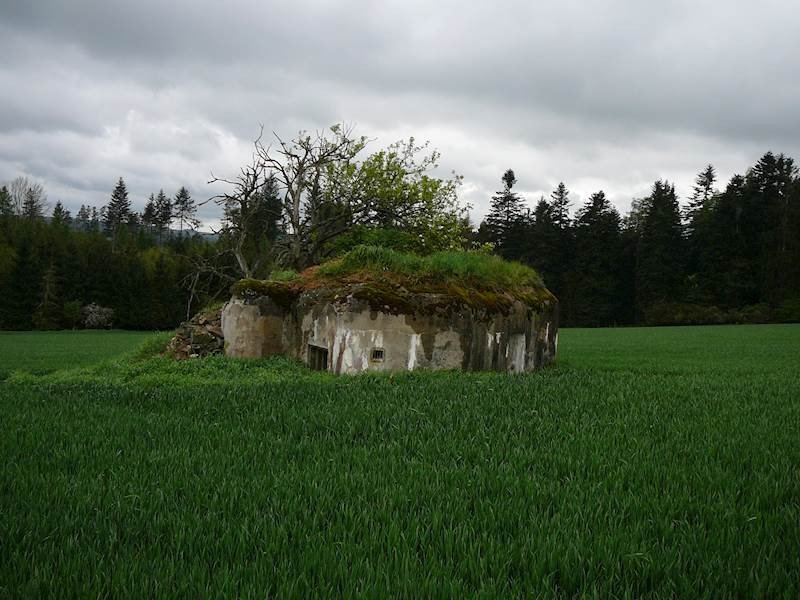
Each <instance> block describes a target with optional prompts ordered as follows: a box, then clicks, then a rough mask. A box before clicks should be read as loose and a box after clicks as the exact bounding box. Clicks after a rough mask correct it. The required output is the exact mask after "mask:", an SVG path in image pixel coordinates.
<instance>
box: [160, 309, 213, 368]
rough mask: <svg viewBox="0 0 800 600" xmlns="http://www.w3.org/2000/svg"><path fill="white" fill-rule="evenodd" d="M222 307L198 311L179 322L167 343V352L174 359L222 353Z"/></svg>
mask: <svg viewBox="0 0 800 600" xmlns="http://www.w3.org/2000/svg"><path fill="white" fill-rule="evenodd" d="M224 348H225V342H224V340H223V337H222V309H219V308H217V309H214V310H208V311H204V312H200V313H198V314H197V315H195V316H194V317H193V318H192V319H191V320H189V321H186V322H184V323H181V325H180V327H178V329H177V330H176V331H175V336H174V337H173V338H172V339H171V340H170V341H169V344H167V354H169V355H170V356H172V357H173V358H175V359H176V360H185V359H187V358H199V357H201V356H211V355H213V354H222V352H223V350H224Z"/></svg>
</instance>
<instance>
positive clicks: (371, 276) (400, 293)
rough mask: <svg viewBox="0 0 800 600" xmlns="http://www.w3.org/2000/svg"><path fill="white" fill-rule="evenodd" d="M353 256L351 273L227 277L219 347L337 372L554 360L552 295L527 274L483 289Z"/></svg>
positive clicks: (519, 367) (506, 366) (498, 367)
mask: <svg viewBox="0 0 800 600" xmlns="http://www.w3.org/2000/svg"><path fill="white" fill-rule="evenodd" d="M362 254H363V251H362ZM360 258H361V259H363V256H362V257H360ZM491 259H492V260H498V261H499V259H496V258H495V257H491ZM340 260H341V259H340ZM345 260H346V259H345ZM480 260H484V259H480ZM501 262H502V261H501ZM367 263H368V261H367ZM356 264H357V265H358V269H356V271H355V272H351V271H352V270H351V271H347V270H345V272H344V274H342V273H341V272H338V273H337V271H335V270H333V275H331V269H328V270H325V269H323V268H312V269H310V270H309V271H307V272H304V273H303V274H301V275H300V276H298V278H297V279H293V280H291V281H288V282H278V281H256V280H245V281H241V282H239V283H237V284H236V285H234V288H233V297H232V298H231V300H230V301H229V302H228V303H227V304H226V305H225V307H224V308H223V310H222V331H223V336H224V340H225V353H226V354H227V355H228V356H233V357H264V356H272V355H286V356H290V357H294V358H296V359H298V360H300V361H302V362H304V363H306V364H307V365H308V366H309V367H310V368H312V369H315V370H320V371H330V372H333V373H337V374H344V373H361V372H364V371H386V372H396V371H406V370H415V369H462V370H465V371H483V370H486V371H489V370H491V371H507V372H513V373H520V372H526V371H533V370H535V369H538V368H540V367H543V366H545V365H547V364H549V363H551V362H553V360H555V356H556V349H557V339H558V329H557V328H558V303H557V301H556V299H555V297H554V296H553V295H552V294H551V293H550V292H549V291H548V290H547V289H546V288H545V287H544V286H543V285H542V284H541V283H540V282H537V281H536V280H528V281H524V282H522V285H519V286H517V287H512V288H510V289H502V288H499V287H498V286H496V285H492V287H491V288H490V287H489V286H481V282H479V281H478V282H475V281H464V280H462V279H455V278H450V279H449V280H448V279H446V278H443V277H430V276H428V277H425V276H422V277H420V276H416V275H415V276H413V277H410V276H404V275H402V274H399V275H398V274H397V273H394V272H392V271H390V270H386V269H370V268H369V265H368V264H367V265H366V266H365V264H364V261H363V260H359V261H356ZM520 267H521V265H520ZM537 278H538V276H537Z"/></svg>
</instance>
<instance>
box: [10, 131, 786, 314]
mask: <svg viewBox="0 0 800 600" xmlns="http://www.w3.org/2000/svg"><path fill="white" fill-rule="evenodd" d="M438 160H439V153H438V152H437V151H436V150H433V149H430V148H429V147H428V146H427V145H426V144H423V145H420V144H417V143H416V142H415V140H414V139H413V138H411V139H409V140H401V141H398V142H396V143H394V144H391V145H389V146H388V147H386V148H383V149H380V150H378V151H375V152H372V153H368V140H367V138H365V137H363V136H355V135H354V134H353V131H352V129H351V128H348V127H345V126H343V125H336V126H333V127H331V128H330V129H328V130H325V131H318V132H315V133H308V132H300V133H299V134H298V135H297V136H296V137H294V138H293V139H290V140H285V139H282V138H280V137H278V136H275V139H274V140H273V141H272V143H270V144H266V143H262V141H261V137H259V138H258V139H257V140H256V141H255V143H254V145H253V153H252V157H251V160H250V162H249V163H248V164H246V165H244V166H243V167H242V168H241V169H240V171H239V173H238V174H236V175H235V176H233V177H230V178H215V179H213V180H212V183H215V184H217V185H219V186H221V188H222V189H221V190H220V192H219V193H218V194H217V195H216V196H214V197H213V198H211V199H209V200H205V201H204V202H209V203H211V202H213V203H215V204H216V205H217V206H218V207H219V208H220V210H221V212H222V220H221V223H222V224H221V227H220V229H219V231H217V232H216V233H217V234H218V235H217V237H216V238H215V239H213V240H210V241H209V240H208V239H202V238H201V237H200V236H197V235H194V229H195V228H196V227H197V224H198V220H197V217H196V214H197V206H198V205H197V203H196V202H195V201H194V200H193V199H192V198H191V195H190V194H189V192H188V190H187V189H186V188H185V187H182V188H181V189H180V190H179V191H178V192H177V193H176V194H175V195H174V197H169V196H167V195H166V194H165V193H164V192H163V191H160V192H158V193H157V194H151V195H150V197H149V198H148V199H147V201H146V202H145V203H144V209H143V210H142V212H141V213H137V212H136V211H133V210H132V209H131V202H130V200H129V198H128V192H127V189H126V186H125V182H124V180H123V179H122V178H120V179H119V181H118V182H117V184H116V186H115V187H114V189H113V191H112V192H111V194H110V197H109V201H108V203H107V204H106V205H105V206H103V207H100V208H99V209H98V208H96V207H93V206H88V205H82V206H81V208H80V210H78V211H77V214H76V215H75V216H74V217H73V216H72V215H71V214H70V213H69V211H68V210H66V209H65V208H64V207H63V205H62V204H61V203H56V205H55V206H54V207H53V209H52V212H51V215H50V217H49V218H45V212H46V207H47V203H46V197H45V195H44V189H43V187H42V186H41V185H39V184H36V183H34V182H31V181H29V180H27V179H25V178H17V179H16V180H14V181H13V182H11V184H9V185H7V186H4V187H3V188H0V225H2V229H0V294H2V296H0V297H1V298H2V301H0V328H3V329H21V328H22V329H26V328H32V327H36V328H55V327H71V326H78V325H80V323H81V319H82V317H81V314H82V313H81V308H85V307H86V306H87V305H90V304H91V305H99V306H101V307H108V308H110V309H113V311H114V315H115V316H114V326H115V327H126V328H145V329H153V328H168V327H172V326H174V325H176V324H177V323H178V322H179V321H180V320H182V319H184V318H186V317H187V315H188V314H190V313H192V312H193V311H194V310H197V309H199V308H201V307H202V306H203V305H204V304H207V303H209V302H213V301H216V300H221V299H223V298H225V297H226V296H227V294H228V290H229V287H230V285H231V284H232V283H233V282H234V281H236V280H238V279H241V278H267V277H270V276H271V275H275V274H276V272H279V271H287V270H289V271H292V270H293V271H299V270H302V269H304V268H307V267H309V266H312V265H315V264H319V263H320V262H322V261H324V260H326V259H329V258H331V257H334V256H336V255H338V254H340V253H342V252H344V251H347V250H349V249H351V248H353V247H354V246H356V245H358V244H370V245H378V246H385V247H391V248H393V249H397V250H402V251H408V252H415V253H418V254H426V253H430V252H434V251H437V250H443V249H465V250H472V251H477V252H495V253H497V254H499V255H501V256H503V257H504V258H506V259H509V260H517V261H520V262H523V263H526V264H528V265H531V266H533V267H534V268H536V269H537V270H538V271H539V272H540V273H541V274H542V276H543V278H544V281H545V283H546V284H547V286H548V287H549V288H550V289H551V290H552V291H553V292H554V293H555V294H556V296H557V297H558V298H559V300H560V307H561V322H562V324H566V325H574V326H604V325H628V324H639V323H645V324H668V323H723V322H766V321H788V320H800V179H799V178H798V170H797V167H796V166H795V164H794V161H793V160H792V159H791V158H789V157H787V156H784V155H782V154H778V155H775V154H772V153H767V154H765V155H764V156H763V157H762V158H761V159H760V160H759V161H758V162H757V163H756V165H754V166H753V167H752V168H750V169H748V170H747V171H746V173H745V174H744V175H736V176H734V177H733V178H731V180H730V181H729V182H728V184H727V185H726V187H725V188H724V189H723V190H718V189H717V178H716V173H715V171H714V168H713V167H712V166H710V165H709V166H708V167H707V168H705V169H704V170H703V171H702V172H701V173H700V174H699V175H698V177H697V180H696V184H695V186H694V191H693V193H692V195H691V197H690V198H689V199H688V202H687V203H686V206H685V207H684V208H683V209H681V207H680V205H679V202H678V198H677V195H676V193H675V187H674V185H673V184H671V183H669V182H667V181H663V180H659V181H656V182H655V183H654V184H653V186H652V189H651V192H650V194H649V195H648V196H647V197H645V198H639V199H635V200H633V202H632V205H631V209H630V211H629V212H628V213H627V214H625V215H624V216H623V215H620V213H619V212H618V211H617V210H616V209H615V208H614V206H613V205H612V204H611V203H610V202H609V200H608V198H607V197H606V196H605V194H604V192H602V191H598V192H596V193H594V194H592V195H591V196H590V198H589V199H588V200H586V202H585V203H583V205H582V206H579V207H576V210H574V211H573V207H572V202H571V199H570V192H569V190H568V189H567V187H566V185H565V184H563V183H561V184H559V185H558V186H557V187H556V189H555V190H553V192H552V194H551V195H550V197H549V198H540V199H539V200H538V201H537V202H536V203H535V205H533V206H531V205H530V204H528V202H527V200H526V199H524V198H522V197H521V196H520V195H519V194H518V193H517V192H516V191H515V185H516V183H517V180H516V175H515V174H514V172H513V171H512V170H508V171H506V173H504V174H503V176H502V179H501V182H502V187H501V189H500V190H499V191H498V192H497V193H496V194H495V195H494V196H493V197H492V199H491V210H490V211H489V213H488V215H487V217H486V219H485V220H484V221H483V222H482V223H481V224H480V226H479V227H477V228H474V227H472V226H471V225H470V222H469V218H468V210H469V208H470V207H469V206H467V205H465V204H463V203H462V202H461V201H460V200H459V198H458V189H459V186H460V184H461V182H462V178H461V176H459V175H457V174H455V173H453V174H452V175H451V176H450V177H437V176H434V175H433V172H434V169H435V168H436V167H437V166H438ZM204 202H201V204H202V203H204ZM175 225H177V226H178V229H177V233H176V231H175V229H174V228H173V227H174V226H175ZM84 320H85V319H84Z"/></svg>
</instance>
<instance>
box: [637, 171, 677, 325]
mask: <svg viewBox="0 0 800 600" xmlns="http://www.w3.org/2000/svg"><path fill="white" fill-rule="evenodd" d="M682 280H683V231H682V226H681V216H680V209H679V207H678V199H677V196H676V195H675V186H674V185H672V184H670V183H668V182H666V181H661V180H658V181H656V182H655V183H654V184H653V189H652V192H651V194H650V197H649V198H648V208H647V213H646V214H645V217H644V222H643V224H642V231H641V234H640V237H639V247H638V253H637V264H636V299H637V302H636V303H637V307H638V309H639V311H640V313H641V314H645V311H647V310H648V309H649V308H651V307H652V306H654V305H657V304H664V303H667V302H678V301H681V300H682V299H683V298H682V285H681V284H682Z"/></svg>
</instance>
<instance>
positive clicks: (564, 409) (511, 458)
mask: <svg viewBox="0 0 800 600" xmlns="http://www.w3.org/2000/svg"><path fill="white" fill-rule="evenodd" d="M10 339H12V338H9V337H0V344H3V347H2V348H0V351H1V352H3V353H4V354H3V355H7V354H9V353H13V351H11V350H9V349H8V348H6V347H5V344H6V342H7V340H10ZM33 348H34V349H37V348H40V346H39V345H34V346H33ZM559 352H560V364H559V366H558V367H556V368H551V369H547V370H545V371H544V372H541V373H537V374H533V375H524V376H505V375H501V374H485V373H484V374H460V373H410V374H402V375H398V376H395V377H383V376H374V375H367V376H359V377H339V378H337V377H334V376H330V375H328V374H320V373H312V372H309V371H306V370H305V369H304V368H303V367H301V366H299V365H297V364H296V363H293V362H291V361H286V360H270V361H246V360H242V361H230V360H226V359H224V358H212V359H207V360H203V361H186V362H183V363H174V362H170V361H168V360H166V359H163V358H158V357H152V356H150V357H147V358H145V357H146V356H147V355H148V354H149V353H148V352H144V353H141V354H140V355H139V358H138V359H136V360H131V359H126V358H117V359H112V360H110V361H107V362H105V363H103V364H100V365H95V366H91V367H87V368H84V369H79V370H72V371H59V372H54V373H51V374H49V375H45V376H34V375H25V374H15V375H13V376H12V377H10V378H9V379H8V380H7V381H5V382H3V383H0V456H2V458H3V460H2V464H1V466H0V597H2V596H4V595H9V596H26V597H27V596H40V595H44V596H59V597H61V596H110V595H113V596H144V595H162V596H173V595H184V596H192V597H194V596H198V595H209V596H223V597H230V596H239V595H241V596H258V597H263V596H278V597H285V596H305V595H312V594H316V595H321V596H331V595H336V596H342V595H345V596H352V595H357V594H364V595H369V596H373V597H384V596H387V595H393V596H397V595H399V596H411V597H418V596H437V597H438V596H445V597H461V596H466V595H470V596H472V595H476V594H478V595H483V596H487V597H491V596H498V597H500V596H502V597H506V596H531V595H543V596H559V595H567V596H572V595H576V594H586V595H594V596H597V597H612V596H614V597H616V596H627V597H640V596H684V597H698V596H720V597H786V598H796V597H798V593H800V583H799V582H800V580H799V579H798V577H797V573H798V572H800V554H799V549H800V467H798V465H800V443H798V431H800V382H798V371H800V369H799V367H800V364H799V361H800V359H799V358H798V357H800V326H792V325H785V326H752V327H696V328H663V329H620V330H565V331H563V332H562V333H561V336H560V344H559ZM31 360H32V359H31ZM42 364H44V363H42ZM62 364H64V363H63V361H61V362H59V363H56V364H53V365H52V367H53V368H56V367H58V366H60V365H62Z"/></svg>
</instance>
